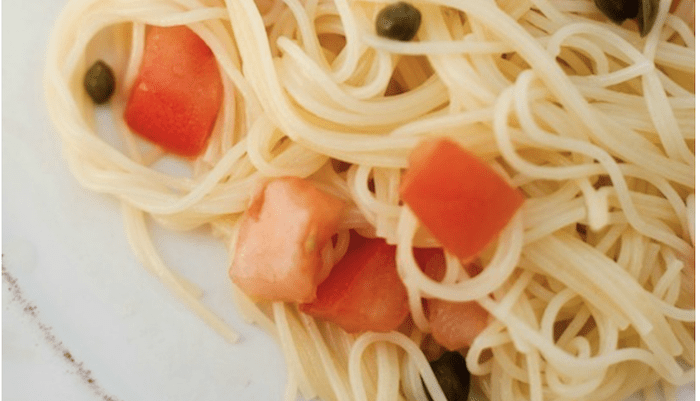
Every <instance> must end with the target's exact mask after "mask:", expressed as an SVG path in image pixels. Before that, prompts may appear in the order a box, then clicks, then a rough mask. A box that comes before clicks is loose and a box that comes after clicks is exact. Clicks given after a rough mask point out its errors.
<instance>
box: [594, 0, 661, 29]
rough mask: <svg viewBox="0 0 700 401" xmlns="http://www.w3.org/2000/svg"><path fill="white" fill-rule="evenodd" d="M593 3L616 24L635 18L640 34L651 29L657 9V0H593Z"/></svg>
mask: <svg viewBox="0 0 700 401" xmlns="http://www.w3.org/2000/svg"><path fill="white" fill-rule="evenodd" d="M595 5H596V7H598V9H599V10H600V11H601V12H602V13H603V14H605V16H606V17H608V18H609V19H610V20H611V21H613V22H615V23H617V24H621V23H622V22H623V21H624V20H626V19H632V18H636V19H637V26H639V34H640V35H641V36H646V35H647V34H648V33H649V32H650V31H651V28H652V27H653V26H654V20H655V19H656V14H657V12H658V10H659V0H595Z"/></svg>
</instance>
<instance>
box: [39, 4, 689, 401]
mask: <svg viewBox="0 0 700 401" xmlns="http://www.w3.org/2000/svg"><path fill="white" fill-rule="evenodd" d="M387 2H388V0H352V1H348V0H307V1H304V2H301V1H299V0H257V1H253V0H147V1H143V0H139V1H135V0H70V1H69V2H68V3H67V5H66V6H65V9H64V11H63V13H62V14H61V16H60V18H59V19H58V21H57V23H56V26H55V29H54V31H53V34H52V36H51V38H50V43H49V48H48V53H47V66H46V71H45V91H46V99H47V105H48V109H49V112H50V114H51V117H52V119H53V122H54V124H55V126H56V129H57V131H58V133H59V134H60V138H61V140H62V142H63V152H64V157H65V158H66V160H67V162H68V165H69V167H70V169H71V171H72V172H73V174H74V175H75V177H76V178H77V179H78V180H79V181H80V183H81V184H82V185H83V186H85V187H86V188H89V189H91V190H94V191H98V192H101V193H107V194H111V195H113V196H115V197H116V198H118V199H119V200H120V201H121V204H122V208H123V211H124V219H125V226H126V231H127V235H128V237H129V240H130V243H131V245H132V247H133V248H134V251H135V253H136V254H137V255H138V256H139V259H140V260H141V262H142V263H143V264H144V265H145V266H147V267H148V268H149V269H151V270H152V271H153V273H154V274H156V275H157V276H158V277H159V278H161V279H162V281H163V282H164V284H166V285H167V286H168V287H169V288H170V289H171V290H173V291H174V292H175V293H176V294H177V295H178V296H180V297H181V298H182V299H183V300H184V301H185V303H186V304H187V305H189V306H190V307H192V308H193V310H194V311H195V312H196V313H198V314H199V315H200V316H202V317H203V318H204V319H205V320H206V321H207V322H208V323H210V324H211V325H212V326H213V327H214V328H215V329H217V330H218V331H219V332H220V333H222V335H224V336H225V337H226V338H228V339H229V340H230V341H232V342H235V340H236V334H235V333H233V331H231V329H230V328H228V327H227V326H226V325H225V324H223V323H222V322H221V321H220V320H219V319H218V318H217V317H216V316H214V315H213V314H212V313H211V312H209V311H208V310H207V309H206V308H205V307H204V306H202V305H201V303H199V301H197V297H198V290H197V289H196V288H195V287H194V286H193V285H192V284H190V283H188V282H187V281H186V280H185V279H183V278H181V277H179V276H178V275H177V274H176V273H174V272H172V271H171V270H169V269H168V268H167V267H166V266H165V264H164V263H163V261H162V259H161V258H160V257H159V256H158V254H157V252H156V250H155V248H154V246H153V244H152V242H151V240H150V239H149V236H148V232H147V228H146V225H145V220H144V219H145V216H146V215H150V216H151V217H153V218H154V219H155V220H156V221H157V222H159V223H160V224H162V225H164V226H166V227H169V228H171V229H175V230H188V229H192V228H195V227H199V226H209V227H211V231H212V234H213V235H215V236H217V237H219V238H221V240H222V241H223V242H224V243H225V244H227V245H228V247H229V251H230V253H231V254H233V252H234V251H235V249H233V248H234V247H235V243H236V237H237V232H238V231H237V230H238V227H239V222H240V221H239V220H240V216H241V214H242V212H243V211H244V209H245V206H246V202H247V200H248V198H249V196H250V194H251V191H252V190H253V187H254V185H255V183H256V182H257V181H258V180H259V179H261V178H263V177H270V176H283V175H294V176H300V177H305V178H308V179H310V180H312V181H313V182H314V183H315V184H317V186H318V187H319V188H321V189H323V190H325V191H327V192H329V193H331V194H333V195H336V196H338V197H340V198H342V199H344V200H347V201H349V203H351V204H352V207H351V209H350V210H349V211H348V213H347V214H346V216H345V218H344V220H343V222H342V223H341V231H340V233H339V234H338V240H337V241H336V244H335V247H334V248H333V249H332V252H331V250H327V252H326V253H325V255H326V263H328V261H329V260H330V258H331V257H332V260H333V261H338V260H339V259H340V258H341V257H342V255H343V254H344V253H345V251H346V250H347V243H348V238H349V236H348V230H350V229H354V230H356V231H358V232H360V233H362V234H363V235H366V236H378V237H382V238H385V239H386V240H387V242H389V243H390V244H396V245H397V246H398V248H397V249H398V251H397V266H398V270H399V275H400V277H401V279H402V281H403V282H404V284H405V286H406V288H407V291H408V294H409V304H410V311H411V319H410V323H411V324H409V323H406V324H405V325H404V326H402V327H401V329H400V330H399V331H395V332H390V333H364V334H361V335H350V334H348V333H346V332H344V331H343V330H342V329H340V328H338V327H337V326H335V325H334V324H332V323H328V322H323V321H316V320H314V319H313V318H311V317H309V316H306V315H304V314H302V313H300V312H299V311H298V310H297V309H296V307H295V306H293V305H285V304H282V303H274V304H269V303H265V302H258V303H255V302H253V301H252V300H251V299H249V298H247V297H246V295H245V294H244V293H243V292H242V291H240V290H239V289H237V288H234V295H235V299H236V302H237V303H238V304H239V309H240V310H241V312H242V313H243V314H244V315H245V316H247V318H248V319H249V320H250V321H251V322H254V323H256V324H259V325H260V326H261V327H263V328H265V329H266V330H267V331H268V332H269V333H270V334H271V335H272V336H274V337H276V338H277V339H278V340H279V343H280V344H281V346H282V348H283V352H284V355H285V358H286V360H287V363H288V366H289V371H290V378H289V382H288V387H287V391H286V395H287V399H294V398H295V397H296V394H297V390H299V391H301V393H302V394H303V396H304V397H306V398H313V397H315V396H319V397H320V398H322V399H325V400H331V399H337V400H351V399H355V400H365V399H379V400H390V399H391V400H395V399H409V400H412V399H416V400H424V399H426V396H425V394H424V393H423V390H422V385H421V377H422V380H423V381H424V382H425V386H426V388H427V390H428V391H429V393H430V395H431V396H432V398H433V399H434V400H443V399H445V398H444V395H443V394H442V393H441V391H440V387H439V385H438V383H437V381H436V379H435V377H434V375H433V373H432V371H431V370H430V366H429V365H428V361H427V359H426V355H425V353H426V352H429V350H428V348H429V346H428V345H427V344H428V343H429V342H430V341H429V330H430V329H429V326H428V323H427V317H426V316H425V315H424V311H423V308H422V300H423V299H426V298H439V299H444V300H449V301H476V302H478V303H479V304H480V305H481V306H482V307H483V308H485V309H486V310H487V311H488V312H489V313H490V315H491V316H492V317H493V318H492V319H491V321H490V323H489V325H488V326H487V327H486V329H485V330H484V331H483V332H482V333H481V334H480V335H479V336H478V337H477V338H476V340H475V341H474V343H473V345H472V346H471V347H470V348H469V349H468V351H467V353H466V357H465V363H466V364H467V366H468V368H469V370H470V372H471V373H472V374H473V375H475V381H476V382H477V383H478V386H479V388H480V389H481V390H482V391H483V392H484V393H485V394H486V396H487V397H488V398H489V399H490V400H492V401H496V400H524V399H527V400H564V399H577V400H584V399H585V400H620V399H624V398H625V397H628V396H629V395H630V394H632V393H634V392H636V391H638V390H640V389H642V390H644V391H643V394H651V390H650V387H649V384H650V383H655V382H657V381H658V380H661V383H662V384H663V386H664V387H663V388H664V393H666V394H668V393H669V389H670V388H672V387H673V386H678V385H683V384H686V383H688V382H691V381H692V380H693V377H694V368H693V366H694V353H695V341H694V329H695V311H694V297H695V287H694V277H695V267H694V251H695V231H694V224H695V221H694V219H695V212H694V211H695V205H694V203H695V195H694V193H695V176H694V164H695V154H694V143H695V122H694V118H695V95H694V80H695V73H694V71H695V65H694V62H695V52H694V46H695V43H694V41H695V36H694V23H691V24H689V23H688V22H686V21H685V20H684V19H683V18H682V17H683V15H682V14H679V15H674V14H671V13H669V10H670V8H671V0H660V2H659V10H658V16H657V22H656V24H655V25H654V26H653V28H652V29H651V31H650V33H649V34H648V35H647V36H645V37H644V38H640V37H639V35H638V33H637V32H635V29H636V28H635V25H634V24H633V23H632V24H627V23H625V24H623V25H620V26H618V25H615V24H612V23H610V22H608V21H606V20H605V18H604V17H603V16H602V14H600V12H599V11H598V10H597V9H596V8H595V5H594V3H593V1H592V0H590V1H589V0H571V1H563V0H530V1H521V0H496V1H491V0H478V1H477V0H471V1H456V0H425V1H419V2H415V3H414V6H415V7H416V8H417V9H418V10H419V11H420V13H421V15H422V24H421V26H420V29H419V30H418V33H417V35H416V38H415V39H414V40H413V41H408V42H401V41H394V40H389V39H386V38H381V37H379V36H377V35H376V34H375V33H374V32H373V26H374V22H373V21H374V18H375V17H376V15H377V14H378V13H379V10H380V9H381V8H382V7H383V6H384V5H386V4H387ZM682 3H683V4H682V5H681V6H680V7H679V8H678V9H679V10H683V9H687V8H688V7H689V3H691V2H689V1H684V2H682ZM149 25H157V26H174V25H187V26H188V27H189V28H190V29H191V30H192V31H194V32H195V33H196V34H197V35H199V37H201V38H202V39H203V40H204V42H205V43H206V44H207V45H208V46H209V47H210V48H211V50H212V52H213V54H214V56H215V58H216V61H217V63H218V66H219V70H220V72H221V78H222V81H223V103H222V108H221V110H220V112H219V115H218V119H217V121H216V124H215V126H214V132H213V134H212V137H211V140H210V142H209V144H208V147H207V149H206V151H205V152H204V154H203V155H201V156H200V157H198V158H196V159H194V160H191V169H192V171H191V173H192V174H191V176H186V177H182V176H175V175H169V174H166V173H163V172H161V171H160V170H159V169H158V168H157V164H158V161H159V160H161V159H162V158H164V157H169V156H168V155H166V154H164V153H163V152H162V151H161V150H159V149H158V148H157V147H154V146H153V145H150V144H147V143H144V142H143V141H142V140H141V139H138V138H137V137H136V136H134V135H132V133H131V132H130V131H129V129H128V127H127V126H126V125H125V123H124V122H123V120H122V119H121V116H122V114H123V110H124V107H125V101H126V97H127V94H128V91H129V88H130V87H131V85H132V83H133V82H134V80H135V77H136V74H137V72H138V68H139V65H140V63H141V57H142V53H143V48H144V41H145V39H144V38H145V32H146V29H147V26H149ZM98 58H102V59H104V60H106V61H107V62H108V63H109V64H110V65H111V66H112V67H113V68H114V70H115V75H116V77H117V85H118V86H117V93H116V95H115V98H114V99H113V101H112V102H111V108H112V111H113V113H114V115H115V122H116V123H115V124H116V126H117V129H118V130H119V132H121V134H122V137H121V139H120V141H121V146H111V145H109V144H108V143H107V142H106V141H105V140H104V139H103V138H102V137H100V136H99V135H98V134H97V131H98V129H97V127H98V124H97V122H96V121H95V119H94V106H93V105H92V104H91V102H90V100H89V98H88V97H87V95H86V94H85V93H84V92H83V90H82V85H81V83H82V77H83V74H84V72H85V70H86V69H87V66H89V65H90V64H91V63H92V62H94V61H95V60H96V59H98ZM438 136H439V137H448V138H450V139H452V140H454V141H455V142H458V143H459V144H461V145H462V146H464V147H466V148H468V149H469V150H470V152H472V153H473V154H475V155H477V156H478V157H480V158H482V159H483V160H485V161H486V162H488V163H489V164H490V165H491V166H492V167H493V168H494V169H495V170H496V171H498V172H499V173H500V174H501V175H502V176H504V177H506V178H507V180H508V181H509V182H510V183H511V184H512V185H513V186H516V187H518V188H519V189H520V190H521V191H522V192H523V193H524V194H526V197H527V200H526V202H525V204H524V207H523V208H522V209H521V210H520V211H519V212H518V213H517V214H516V216H515V217H514V218H513V219H512V221H511V222H510V223H509V225H508V226H507V227H506V228H505V229H504V230H503V231H502V232H501V234H500V236H499V238H498V239H497V240H496V241H495V243H494V244H492V245H491V246H490V247H489V248H488V249H487V250H486V251H485V252H484V253H483V254H481V255H480V257H479V258H480V263H481V264H482V265H483V266H484V269H483V272H482V273H481V274H479V275H477V276H476V277H473V278H470V277H468V276H466V275H464V274H460V263H459V261H458V260H457V259H456V258H454V257H453V256H451V255H449V254H446V258H447V272H446V274H445V278H444V279H443V280H442V281H440V282H437V281H433V280H431V279H430V278H428V277H427V276H426V275H425V274H424V273H423V272H422V271H421V270H420V269H419V267H418V265H417V264H416V261H415V260H414V258H413V255H412V253H411V249H412V247H414V246H423V247H425V246H439V244H438V243H437V242H436V240H435V239H434V238H432V237H431V235H430V234H429V233H428V232H427V231H426V230H425V229H423V228H422V227H421V225H420V222H419V221H418V219H417V218H416V217H415V216H414V215H413V212H412V211H411V209H410V208H408V207H407V206H405V205H403V204H402V203H401V201H400V198H399V194H398V186H399V183H400V179H401V173H402V169H404V168H405V167H406V166H407V157H408V153H409V152H410V151H411V149H412V148H414V147H415V146H416V144H417V143H418V142H419V141H421V140H423V139H426V138H430V137H438ZM338 161H342V162H345V163H347V164H348V165H349V168H348V169H347V170H346V171H343V170H342V169H334V167H333V166H334V164H335V163H337V162H338ZM339 171H340V172H339ZM370 181H371V182H372V187H370ZM221 268H222V269H226V268H228V266H222V267H221Z"/></svg>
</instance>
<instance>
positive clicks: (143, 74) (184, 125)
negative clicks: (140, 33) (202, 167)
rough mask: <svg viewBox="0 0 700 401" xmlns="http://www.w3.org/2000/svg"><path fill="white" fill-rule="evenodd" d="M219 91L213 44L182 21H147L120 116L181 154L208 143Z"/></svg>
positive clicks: (195, 152) (198, 150) (142, 133)
mask: <svg viewBox="0 0 700 401" xmlns="http://www.w3.org/2000/svg"><path fill="white" fill-rule="evenodd" d="M222 97H223V84H222V83H221V76H220V74H219V67H218V66H217V62H216V59H215V58H214V54H213V53H212V51H211V49H209V47H208V46H207V45H206V43H204V41H203V40H202V39H201V38H200V37H199V36H197V35H196V34H195V33H194V32H192V31H191V30H190V29H189V28H187V27H186V26H173V27H157V26H152V27H149V29H148V33H147V35H146V45H145V49H144V54H143V61H142V64H141V68H140V70H139V75H138V76H137V78H136V81H135V82H134V85H133V87H132V88H131V93H130V95H129V100H128V102H127V105H126V110H125V112H124V119H125V120H126V123H127V124H128V125H129V127H130V128H131V129H132V130H133V131H134V132H135V133H137V134H139V135H140V136H142V137H144V138H146V139H148V140H150V141H152V142H153V143H155V144H157V145H159V146H161V147H162V148H163V149H165V150H166V151H168V152H171V153H174V154H177V155H180V156H186V157H191V156H197V155H198V154H200V153H201V152H202V151H203V150H204V149H205V148H206V145H207V142H208V140H209V137H210V135H211V131H212V128H213V126H214V122H215V121H216V116H217V114H218V112H219V108H220V106H221V102H222Z"/></svg>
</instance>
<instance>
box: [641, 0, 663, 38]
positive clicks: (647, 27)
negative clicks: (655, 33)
mask: <svg viewBox="0 0 700 401" xmlns="http://www.w3.org/2000/svg"><path fill="white" fill-rule="evenodd" d="M658 11H659V1H658V0H641V1H640V2H639V12H638V13H637V26H638V27H639V34H640V35H641V36H642V37H644V36H647V34H648V33H649V32H651V28H653V27H654V20H656V14H657V13H658Z"/></svg>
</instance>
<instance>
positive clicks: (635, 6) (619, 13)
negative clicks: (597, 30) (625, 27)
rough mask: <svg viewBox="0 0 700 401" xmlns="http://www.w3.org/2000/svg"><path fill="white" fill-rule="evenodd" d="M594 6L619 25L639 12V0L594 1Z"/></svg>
mask: <svg viewBox="0 0 700 401" xmlns="http://www.w3.org/2000/svg"><path fill="white" fill-rule="evenodd" d="M595 5H596V7H598V9H599V10H600V11H602V12H603V14H605V16H606V17H608V18H609V19H610V20H611V21H613V22H615V23H617V24H621V23H622V22H623V21H624V20H626V19H629V18H634V17H636V16H637V13H638V12H639V6H640V5H639V0H595Z"/></svg>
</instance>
